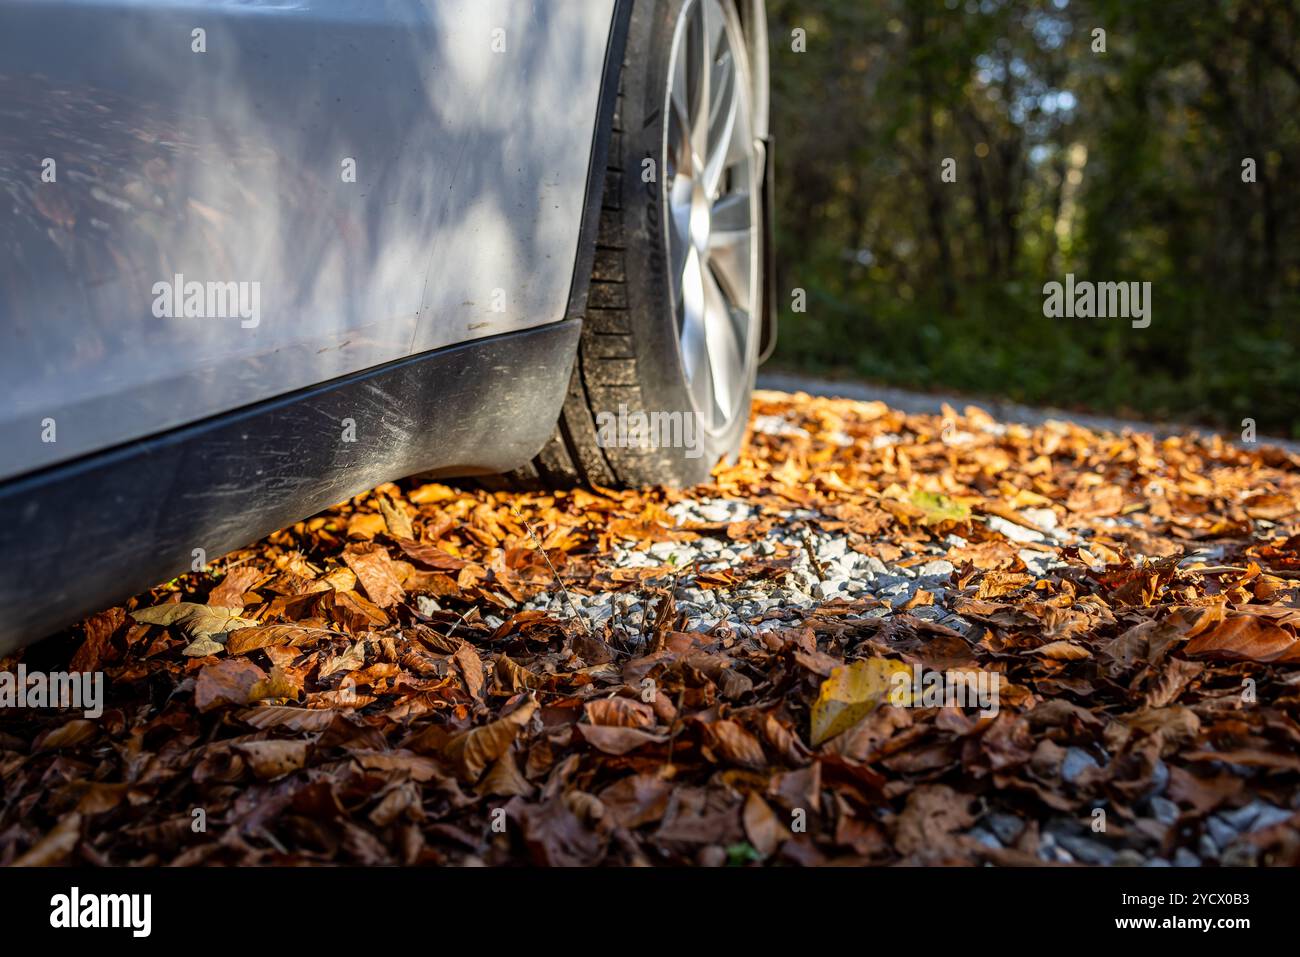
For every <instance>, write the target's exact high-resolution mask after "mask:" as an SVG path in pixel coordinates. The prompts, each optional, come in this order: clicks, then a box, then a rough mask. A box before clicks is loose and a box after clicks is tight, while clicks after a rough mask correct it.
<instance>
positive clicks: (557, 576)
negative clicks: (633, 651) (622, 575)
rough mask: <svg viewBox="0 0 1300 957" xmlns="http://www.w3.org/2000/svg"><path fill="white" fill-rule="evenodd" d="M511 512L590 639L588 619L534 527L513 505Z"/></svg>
mask: <svg viewBox="0 0 1300 957" xmlns="http://www.w3.org/2000/svg"><path fill="white" fill-rule="evenodd" d="M510 511H512V512H514V513H515V518H517V519H519V523H520V524H521V525H523V527H524V528H526V529H527V530H528V537H529V538H531V539H532V540H533V545H534V547H536V549H537V550H538V551H539V552H541V553H542V560H543V561H545V562H546V567H547V568H549V569H550V570H551V575H552V576H553V577H554V578H555V583H556V584H557V585H559V586H560V591H562V592H563V593H564V600H565V601H567V602H568V603H569V611H570V612H571V613H572V614H573V617H575V618H577V619H578V624H579V625H581V626H582V633H583V634H584V635H586V636H587V637H588V638H590V637H591V630H590V629H589V628H588V627H587V619H585V618H583V617H582V615H580V614H579V613H578V608H577V606H576V605H574V604H573V598H572V597H571V596H570V595H569V589H568V588H566V587H565V586H564V579H563V578H561V577H560V573H559V572H557V571H556V570H555V566H554V565H552V564H551V556H550V555H547V554H546V549H544V548H542V543H541V542H540V541H538V539H537V533H536V532H534V531H533V526H531V525H529V524H528V520H527V519H525V518H524V517H523V516H522V515H520V514H519V509H517V508H515V506H514V505H513V504H511V506H510Z"/></svg>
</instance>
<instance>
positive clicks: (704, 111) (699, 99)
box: [687, 2, 713, 164]
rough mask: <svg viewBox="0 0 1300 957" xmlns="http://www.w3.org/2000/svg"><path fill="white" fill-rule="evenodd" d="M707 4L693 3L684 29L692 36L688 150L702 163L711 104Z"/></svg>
mask: <svg viewBox="0 0 1300 957" xmlns="http://www.w3.org/2000/svg"><path fill="white" fill-rule="evenodd" d="M708 11H709V4H708V3H703V2H702V3H697V4H696V5H695V18H694V22H693V23H692V24H691V29H690V30H688V31H687V32H688V35H691V36H692V41H693V42H692V43H691V46H690V58H691V68H692V73H693V75H694V78H695V84H694V89H693V91H692V94H691V109H692V113H691V151H692V152H693V153H694V154H695V156H694V159H695V160H696V161H698V162H699V163H701V164H702V163H703V162H704V160H705V158H706V157H707V156H708V155H709V115H710V112H711V108H712V105H713V87H712V79H713V51H712V49H711V47H710V42H709V20H710V19H711V17H710V14H709V12H708Z"/></svg>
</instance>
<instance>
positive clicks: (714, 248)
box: [709, 226, 751, 312]
mask: <svg viewBox="0 0 1300 957" xmlns="http://www.w3.org/2000/svg"><path fill="white" fill-rule="evenodd" d="M749 257H750V248H749V230H748V229H737V230H728V231H725V232H722V231H719V230H718V229H717V227H716V226H715V227H714V230H713V232H712V233H711V234H710V235H709V265H710V266H711V267H712V268H713V272H714V274H715V275H716V276H717V277H718V281H719V283H721V285H722V288H723V291H724V292H726V294H727V296H728V297H729V298H730V299H731V301H732V302H734V303H735V304H736V306H737V307H739V308H740V309H743V310H745V311H746V312H749V310H750V306H751V304H750V301H749V299H750V295H749V276H750V265H751V263H750V259H749Z"/></svg>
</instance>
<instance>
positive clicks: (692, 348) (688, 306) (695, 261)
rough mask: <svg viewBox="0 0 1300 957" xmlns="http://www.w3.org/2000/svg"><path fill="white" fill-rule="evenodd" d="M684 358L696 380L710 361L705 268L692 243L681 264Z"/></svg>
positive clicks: (689, 377) (688, 376) (690, 373)
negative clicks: (706, 333) (706, 320)
mask: <svg viewBox="0 0 1300 957" xmlns="http://www.w3.org/2000/svg"><path fill="white" fill-rule="evenodd" d="M681 277H682V288H681V299H682V331H681V346H682V361H683V362H684V363H685V365H686V377H687V378H688V379H691V380H694V379H695V378H696V377H698V376H699V375H700V374H701V373H702V372H704V371H705V370H706V368H707V366H708V364H709V362H708V353H709V345H708V339H707V337H706V336H705V314H704V313H705V302H704V269H703V267H702V264H701V263H700V259H699V255H698V254H697V253H696V252H695V249H694V248H693V247H687V250H686V256H685V259H684V265H683V268H682V273H681Z"/></svg>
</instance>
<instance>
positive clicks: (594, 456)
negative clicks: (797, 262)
mask: <svg viewBox="0 0 1300 957" xmlns="http://www.w3.org/2000/svg"><path fill="white" fill-rule="evenodd" d="M689 2H693V0H653V2H645V0H638V2H637V3H636V4H635V6H634V8H633V10H632V15H631V21H630V24H629V27H628V36H627V45H626V52H625V55H624V60H623V66H622V70H621V73H620V77H619V84H618V95H617V100H616V105H615V109H614V116H613V128H612V133H611V136H610V143H609V156H608V161H607V166H606V173H605V181H604V191H603V197H602V202H601V210H600V222H599V228H598V231H597V237H596V250H595V255H594V260H593V267H592V274H591V285H590V290H589V292H588V297H587V310H586V315H585V317H584V322H583V330H582V337H581V342H580V345H579V348H578V355H577V358H576V361H575V364H574V369H573V373H572V376H571V378H570V382H569V389H568V395H567V397H566V399H565V402H564V407H563V411H562V413H561V415H560V421H559V423H558V424H557V426H556V430H555V434H554V435H553V436H552V438H551V439H550V440H549V441H548V442H547V444H546V446H545V447H544V448H543V449H542V450H541V452H540V453H539V454H538V455H537V456H536V457H535V458H534V460H533V461H532V462H531V463H530V464H529V465H528V466H525V467H524V468H522V469H519V470H517V471H516V472H514V473H511V475H509V476H507V481H508V483H509V484H511V485H513V486H515V487H526V488H529V487H531V488H537V487H549V488H564V487H571V486H574V485H599V486H605V487H621V486H622V487H626V486H642V485H655V484H663V485H674V486H688V485H695V484H698V483H700V482H703V481H704V480H706V479H707V478H708V476H709V473H710V471H711V470H712V468H713V466H714V465H715V464H716V463H717V462H718V461H719V460H721V459H727V460H734V458H735V456H736V454H737V452H738V451H739V449H740V447H741V444H742V442H743V440H744V438H745V432H746V429H747V425H748V416H747V415H746V414H745V412H744V411H743V410H744V409H747V408H748V396H749V393H750V392H751V391H752V389H753V384H754V370H755V368H756V367H757V355H756V353H757V339H758V336H757V334H755V335H753V336H751V353H752V354H751V355H750V356H749V357H747V359H748V369H747V372H746V374H745V378H744V395H743V399H742V403H741V409H742V411H741V412H740V413H739V414H737V415H735V417H734V420H733V421H732V422H730V423H728V425H727V427H726V428H725V429H723V430H721V431H720V432H719V433H718V434H710V433H709V431H708V430H706V429H697V430H696V432H697V440H696V441H694V442H690V441H689V438H690V432H689V431H687V432H685V433H683V434H682V435H683V441H681V442H669V443H667V444H659V443H652V444H650V445H648V446H645V445H643V446H640V447H638V446H635V445H630V446H629V445H627V444H619V443H611V442H610V441H608V433H605V435H606V438H605V439H604V440H603V441H602V440H601V435H602V433H601V431H600V429H599V428H598V425H601V424H605V425H608V424H609V423H610V422H611V421H613V419H612V418H611V417H613V418H617V417H618V416H619V414H620V411H621V410H622V411H624V412H625V413H626V414H627V415H632V414H634V413H636V412H642V413H647V414H648V413H659V414H660V415H663V416H664V418H663V419H661V420H657V421H661V422H665V423H667V422H672V421H674V420H673V419H672V416H674V415H677V416H680V419H678V420H676V421H679V422H681V423H682V426H683V427H684V428H686V429H687V430H689V429H690V428H691V426H689V425H687V421H688V417H690V416H692V415H693V412H692V409H693V406H692V403H691V399H690V394H689V392H688V385H687V380H686V375H685V371H684V369H683V365H682V362H681V359H680V347H679V345H678V332H677V319H676V317H675V313H674V308H673V303H672V301H671V297H672V293H671V292H670V290H671V288H672V287H671V285H670V280H669V274H668V263H667V250H666V244H665V237H664V231H663V222H662V220H663V215H662V213H661V210H662V209H663V205H662V203H663V198H662V195H661V189H662V188H663V185H664V184H663V182H662V180H663V176H661V175H656V176H655V177H654V180H653V181H652V182H648V183H647V182H643V177H642V175H641V171H642V164H643V161H644V160H645V159H646V158H647V157H651V158H653V159H654V161H655V164H656V170H657V172H659V173H662V172H663V169H664V157H663V149H664V148H663V143H664V127H663V124H664V122H665V119H664V116H663V113H664V110H663V101H664V96H665V90H666V83H667V71H668V63H669V59H670V54H671V47H672V42H673V33H674V29H675V25H676V23H677V20H678V15H679V13H680V11H681V10H682V7H683V6H684V5H685V4H686V3H689ZM723 2H724V3H725V4H726V5H727V6H728V7H731V6H732V0H723ZM729 14H734V8H733V9H731V10H730V11H729ZM742 55H744V54H743V53H742ZM747 70H748V68H746V71H747ZM760 202H761V198H760ZM755 241H756V242H761V241H762V238H761V231H759V234H757V235H756V236H755ZM758 262H759V263H762V262H763V257H762V255H761V251H760V255H759V256H758ZM755 323H756V324H757V319H755ZM756 327H757V325H756V326H755V328H756ZM695 422H696V424H697V425H698V423H699V419H698V418H697V419H695Z"/></svg>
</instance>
